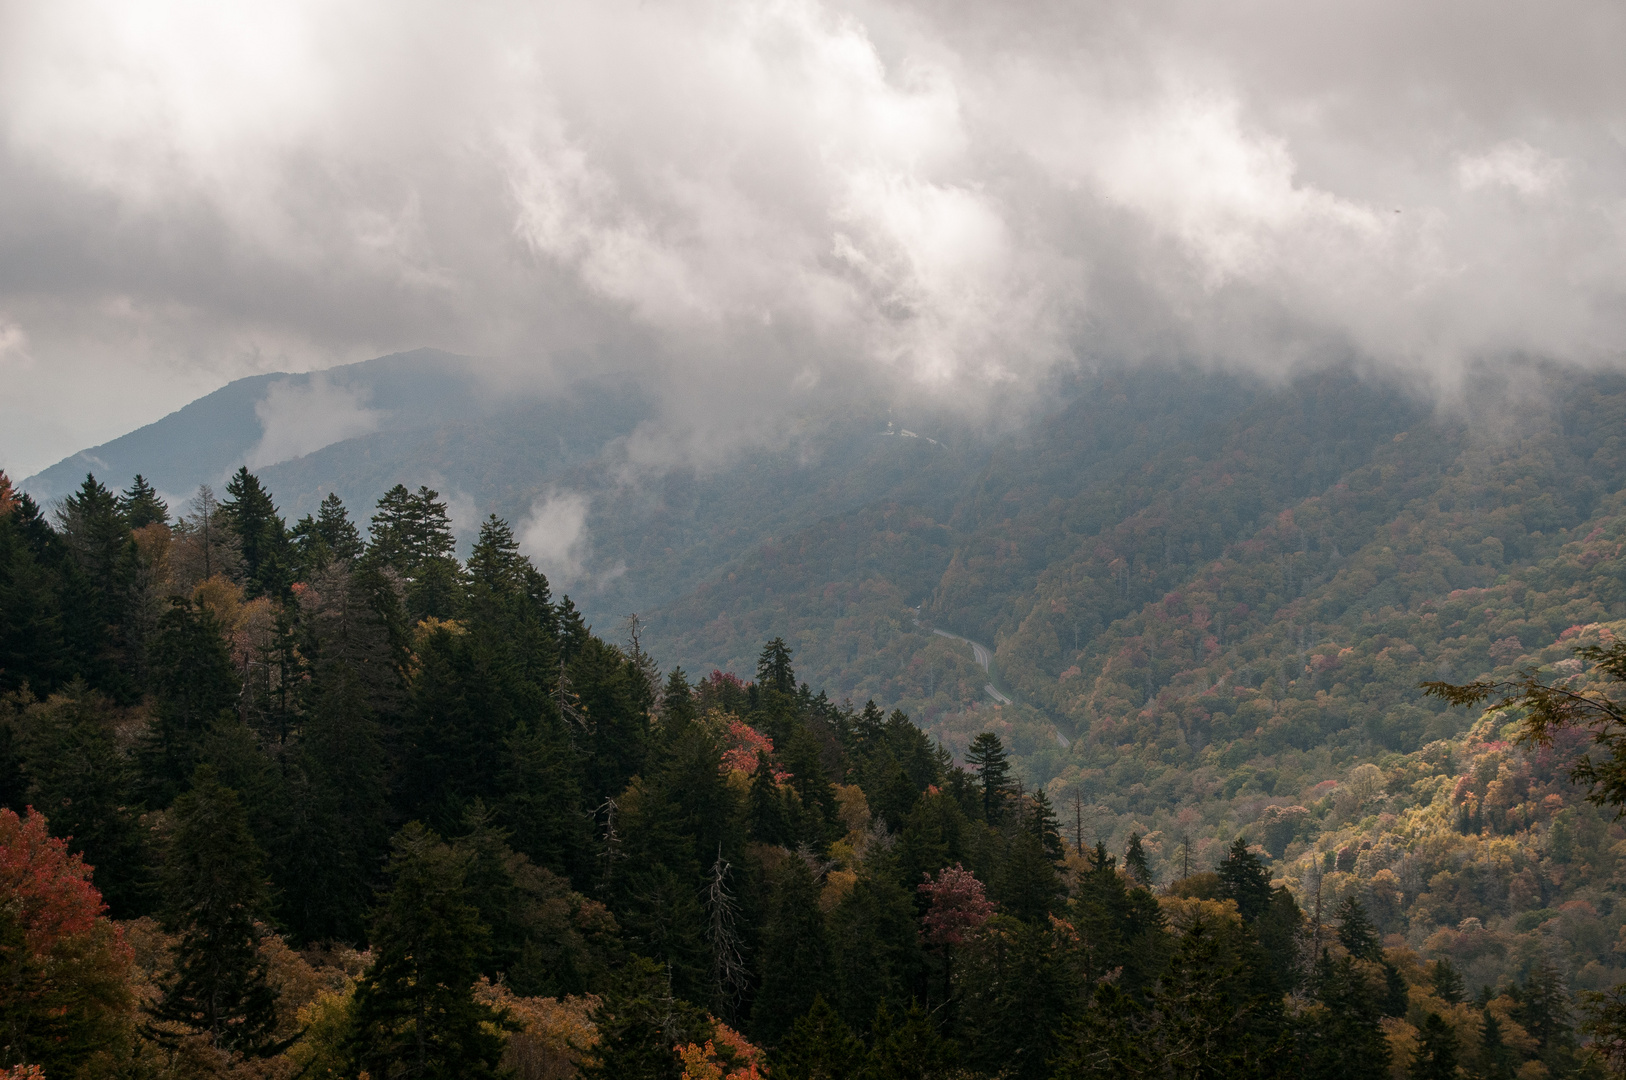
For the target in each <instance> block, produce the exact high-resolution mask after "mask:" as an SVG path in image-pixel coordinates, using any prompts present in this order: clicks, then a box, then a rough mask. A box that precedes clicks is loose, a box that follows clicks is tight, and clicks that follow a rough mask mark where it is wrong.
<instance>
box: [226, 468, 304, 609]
mask: <svg viewBox="0 0 1626 1080" xmlns="http://www.w3.org/2000/svg"><path fill="white" fill-rule="evenodd" d="M226 495H227V499H226V501H225V502H222V503H221V504H220V517H221V521H222V522H223V523H224V524H225V525H226V527H227V528H229V529H231V531H232V532H233V533H235V534H236V536H237V540H238V543H239V545H240V550H241V551H242V555H243V591H244V593H245V594H246V595H247V596H248V597H249V598H250V599H252V598H253V597H256V596H274V597H280V596H283V595H284V594H286V593H287V592H288V587H289V586H290V585H291V584H292V583H293V576H292V572H291V571H292V567H291V565H290V564H291V562H292V559H291V554H292V553H291V551H290V550H289V545H288V530H287V527H286V526H285V525H284V524H283V521H282V518H281V517H279V516H277V507H276V504H275V503H274V502H272V500H271V493H270V492H269V491H267V490H265V488H264V486H262V485H261V483H260V479H259V477H257V476H255V475H254V474H253V473H251V472H249V471H248V467H247V466H246V465H245V466H243V467H241V468H239V469H238V470H237V472H236V474H235V475H234V476H233V477H232V478H231V480H230V481H228V482H227V484H226Z"/></svg>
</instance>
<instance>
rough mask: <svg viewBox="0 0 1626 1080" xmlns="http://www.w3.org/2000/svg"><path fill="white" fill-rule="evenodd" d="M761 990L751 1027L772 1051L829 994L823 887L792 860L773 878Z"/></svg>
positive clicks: (797, 860) (796, 858) (805, 867)
mask: <svg viewBox="0 0 1626 1080" xmlns="http://www.w3.org/2000/svg"><path fill="white" fill-rule="evenodd" d="M757 971H758V977H759V979H760V989H759V990H758V991H757V997H756V1002H755V1004H754V1005H753V1006H752V1009H751V1028H752V1031H753V1032H755V1033H756V1035H757V1037H758V1038H760V1039H761V1040H762V1041H764V1042H765V1043H767V1044H768V1045H769V1046H775V1045H777V1044H778V1043H779V1042H780V1040H782V1039H783V1038H784V1037H785V1036H786V1035H787V1034H789V1032H790V1028H791V1025H792V1024H793V1023H795V1020H796V1018H797V1017H798V1016H801V1015H802V1014H803V1013H806V1012H807V1011H808V1010H809V1009H811V1008H812V1007H813V1000H814V999H815V998H816V997H818V996H819V995H820V994H822V993H824V992H826V991H827V990H829V989H830V950H829V945H828V943H827V941H826V938H825V930H824V915H823V913H822V912H821V911H820V910H819V887H818V882H817V881H815V880H814V877H813V873H812V871H811V870H810V869H809V868H808V865H807V861H806V860H805V859H803V858H801V857H800V856H795V855H793V856H791V857H790V858H788V859H786V860H785V862H784V865H783V866H781V867H780V869H779V872H778V873H777V874H776V875H775V878H774V887H773V897H772V903H771V906H770V908H769V912H768V920H767V923H766V924H765V925H764V926H763V929H762V948H761V955H760V957H759V961H758V964H757Z"/></svg>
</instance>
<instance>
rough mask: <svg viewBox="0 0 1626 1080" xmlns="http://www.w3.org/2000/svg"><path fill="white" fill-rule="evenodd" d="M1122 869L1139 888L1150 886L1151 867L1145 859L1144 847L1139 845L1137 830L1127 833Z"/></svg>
mask: <svg viewBox="0 0 1626 1080" xmlns="http://www.w3.org/2000/svg"><path fill="white" fill-rule="evenodd" d="M1124 869H1125V870H1126V871H1128V873H1129V876H1130V878H1132V879H1133V880H1134V882H1135V884H1137V885H1139V886H1140V887H1141V888H1143V889H1149V888H1151V887H1152V867H1151V865H1150V864H1149V863H1148V862H1147V861H1146V849H1145V848H1144V847H1142V846H1141V842H1140V833H1138V832H1132V833H1130V834H1129V846H1128V847H1126V848H1125V849H1124Z"/></svg>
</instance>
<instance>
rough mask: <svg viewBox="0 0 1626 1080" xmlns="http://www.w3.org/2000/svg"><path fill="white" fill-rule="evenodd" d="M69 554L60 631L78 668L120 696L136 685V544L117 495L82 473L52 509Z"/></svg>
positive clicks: (63, 568) (62, 568)
mask: <svg viewBox="0 0 1626 1080" xmlns="http://www.w3.org/2000/svg"><path fill="white" fill-rule="evenodd" d="M56 518H57V524H58V526H59V531H60V534H61V541H62V547H63V549H64V550H65V551H66V552H67V555H68V557H67V558H66V559H64V560H62V561H61V562H60V563H59V564H58V567H57V569H58V571H59V573H60V575H61V591H60V595H61V598H62V606H63V631H64V637H65V638H66V644H67V646H68V648H69V649H71V650H72V651H73V653H74V654H76V656H77V657H78V663H77V664H76V665H75V667H76V669H77V673H78V674H81V675H84V676H85V677H86V678H87V679H88V680H89V681H90V683H91V685H92V686H94V687H96V688H97V689H100V690H103V691H104V692H106V693H109V694H111V695H112V696H113V697H114V698H115V699H118V700H120V701H126V700H129V699H130V698H131V697H132V695H133V690H134V687H133V685H132V680H131V671H130V668H129V660H130V657H131V651H132V646H133V644H134V643H133V642H132V641H131V640H130V637H129V627H128V625H127V624H128V620H129V615H130V608H131V604H132V602H133V595H132V592H133V589H134V586H135V580H136V548H135V543H134V541H133V540H132V539H131V537H130V527H129V525H128V524H126V523H125V520H124V515H123V513H122V512H121V511H120V508H119V500H118V498H117V496H115V495H114V494H113V493H112V492H111V491H109V490H108V489H107V488H105V487H103V486H102V484H101V483H99V482H98V481H97V480H96V478H95V477H94V476H92V475H89V474H86V476H85V481H84V483H83V484H82V485H80V488H79V490H78V491H77V492H75V493H74V494H72V495H69V496H68V497H67V498H65V499H63V500H62V505H61V506H60V507H58V509H57V512H56Z"/></svg>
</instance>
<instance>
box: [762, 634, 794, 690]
mask: <svg viewBox="0 0 1626 1080" xmlns="http://www.w3.org/2000/svg"><path fill="white" fill-rule="evenodd" d="M757 685H758V686H760V687H762V688H763V689H764V690H772V691H773V692H774V693H776V694H784V695H786V696H790V695H793V694H795V693H796V673H795V672H794V671H792V670H791V666H790V647H789V646H788V645H786V644H785V639H784V638H778V637H776V638H774V639H773V640H772V641H770V642H768V644H766V645H764V646H763V647H762V655H761V656H759V657H757Z"/></svg>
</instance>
